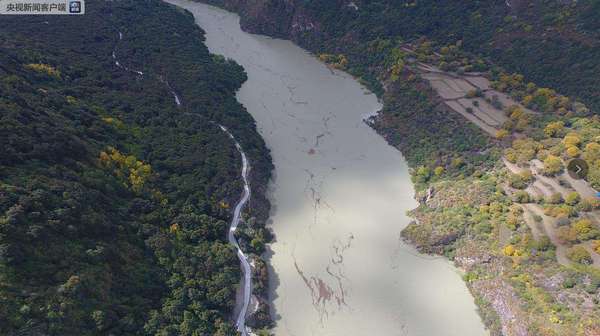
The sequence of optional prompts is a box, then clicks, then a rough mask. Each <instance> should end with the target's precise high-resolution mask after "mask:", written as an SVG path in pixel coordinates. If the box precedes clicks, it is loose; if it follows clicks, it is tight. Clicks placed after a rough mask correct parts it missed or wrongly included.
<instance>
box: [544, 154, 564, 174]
mask: <svg viewBox="0 0 600 336" xmlns="http://www.w3.org/2000/svg"><path fill="white" fill-rule="evenodd" d="M562 170H563V164H562V161H561V160H560V158H558V157H556V156H554V155H548V156H547V157H546V159H545V160H544V174H546V175H549V176H554V175H556V174H558V173H560V172H561V171H562Z"/></svg>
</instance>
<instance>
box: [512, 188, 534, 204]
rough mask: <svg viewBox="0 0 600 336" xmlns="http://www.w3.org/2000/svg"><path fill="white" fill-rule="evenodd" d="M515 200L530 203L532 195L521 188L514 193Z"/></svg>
mask: <svg viewBox="0 0 600 336" xmlns="http://www.w3.org/2000/svg"><path fill="white" fill-rule="evenodd" d="M513 200H514V201H515V202H517V203H530V202H531V196H530V195H529V193H528V192H526V191H524V190H519V191H517V192H516V193H515V194H514V197H513Z"/></svg>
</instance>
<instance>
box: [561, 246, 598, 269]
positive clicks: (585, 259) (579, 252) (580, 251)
mask: <svg viewBox="0 0 600 336" xmlns="http://www.w3.org/2000/svg"><path fill="white" fill-rule="evenodd" d="M567 257H568V258H569V259H570V260H571V261H573V262H576V263H578V264H582V265H590V264H591V263H592V262H593V260H592V256H591V255H590V253H589V252H588V251H587V250H586V249H585V247H583V246H581V245H577V246H574V247H572V248H570V249H569V251H567Z"/></svg>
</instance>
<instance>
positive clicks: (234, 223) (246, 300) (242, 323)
mask: <svg viewBox="0 0 600 336" xmlns="http://www.w3.org/2000/svg"><path fill="white" fill-rule="evenodd" d="M118 35H119V39H118V41H117V43H116V44H115V48H114V49H113V52H112V58H113V60H114V62H115V66H117V67H119V68H121V69H123V70H125V71H129V72H133V73H135V74H137V75H139V76H143V75H144V73H143V72H142V71H138V70H133V69H130V68H128V67H127V66H125V65H123V63H121V62H119V60H118V58H117V46H118V43H119V42H120V41H122V40H123V33H122V32H120V31H119V32H118ZM158 80H159V81H160V82H161V83H163V84H165V85H166V86H167V89H168V90H169V92H170V93H171V94H172V95H173V99H174V100H175V105H177V106H178V107H180V106H181V104H182V102H181V98H180V97H179V96H178V95H177V93H176V92H175V90H173V88H172V87H171V85H170V84H169V82H168V81H167V80H165V79H164V78H163V77H162V76H159V78H158ZM215 125H217V126H219V128H220V129H221V130H222V131H223V132H225V133H226V134H227V136H229V138H230V139H231V140H233V142H234V143H235V148H236V149H237V150H238V152H239V153H240V155H241V157H242V172H241V177H242V180H243V181H244V190H243V191H242V197H241V198H240V200H239V201H238V203H237V204H236V206H235V209H234V211H233V218H232V219H231V224H230V226H229V231H228V233H227V240H228V241H229V243H230V244H231V245H233V246H235V248H236V250H237V256H238V258H239V259H240V264H241V265H242V270H243V272H244V280H243V283H244V286H243V288H242V293H243V301H242V303H241V309H240V313H239V315H238V316H237V318H236V323H235V324H236V327H237V330H238V331H239V332H240V333H241V334H242V336H250V332H249V330H248V328H247V327H246V315H247V312H248V306H249V305H250V297H251V296H252V269H251V267H250V263H249V262H248V258H247V257H246V255H245V254H244V252H243V251H242V249H241V248H240V245H239V244H238V242H237V239H235V231H236V230H237V227H238V225H239V223H240V221H241V213H242V210H243V209H244V206H246V203H248V200H249V199H250V184H249V183H248V171H249V161H248V158H247V157H246V153H245V152H244V150H243V149H242V146H241V145H240V143H239V142H238V141H237V140H236V139H235V137H234V136H233V134H231V132H229V130H228V129H227V128H226V127H225V126H223V125H220V124H215ZM238 304H239V303H238Z"/></svg>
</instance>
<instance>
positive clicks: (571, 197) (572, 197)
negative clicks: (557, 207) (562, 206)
mask: <svg viewBox="0 0 600 336" xmlns="http://www.w3.org/2000/svg"><path fill="white" fill-rule="evenodd" d="M580 200H581V197H580V196H579V194H578V193H577V192H572V193H570V194H568V195H567V197H565V203H566V204H568V205H576V204H577V203H579V201H580Z"/></svg>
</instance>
